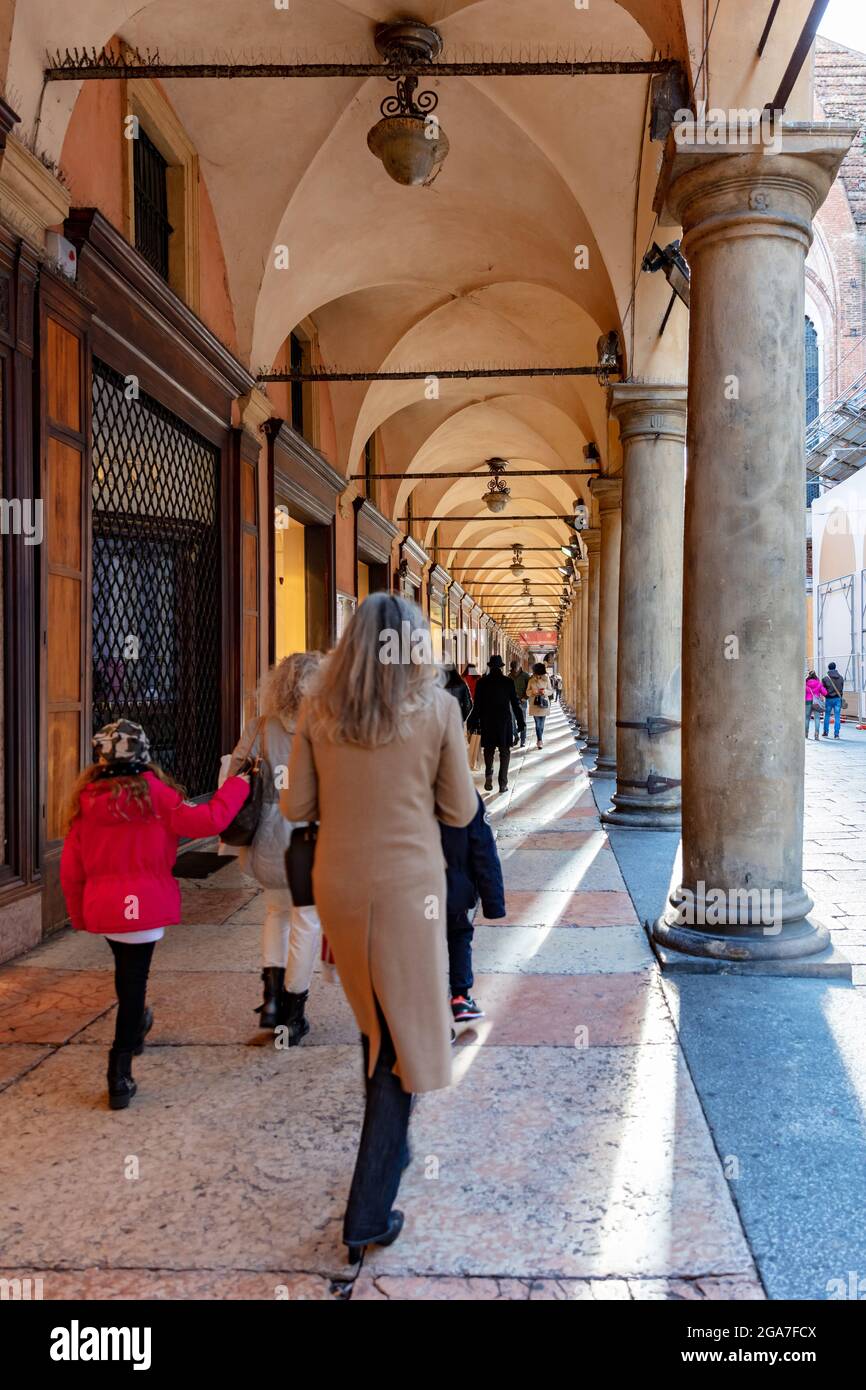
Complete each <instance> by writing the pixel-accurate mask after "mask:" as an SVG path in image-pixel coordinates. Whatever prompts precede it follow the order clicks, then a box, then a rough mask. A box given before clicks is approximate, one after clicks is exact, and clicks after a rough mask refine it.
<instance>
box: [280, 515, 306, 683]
mask: <svg viewBox="0 0 866 1390" xmlns="http://www.w3.org/2000/svg"><path fill="white" fill-rule="evenodd" d="M305 540H306V536H305V527H304V526H303V525H302V524H301V522H300V521H296V520H295V518H294V517H292V516H289V513H288V509H287V508H286V507H285V506H278V507H277V514H276V517H275V529H274V580H275V589H276V594H275V608H276V652H275V655H276V659H277V661H281V660H282V659H283V657H284V656H291V655H292V653H293V652H305V651H306V650H307V584H306V559H305V552H306V546H305Z"/></svg>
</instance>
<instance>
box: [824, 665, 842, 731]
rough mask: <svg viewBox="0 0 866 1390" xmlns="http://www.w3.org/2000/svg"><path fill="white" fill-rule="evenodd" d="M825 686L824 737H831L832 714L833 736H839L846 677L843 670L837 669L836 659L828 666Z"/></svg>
mask: <svg viewBox="0 0 866 1390" xmlns="http://www.w3.org/2000/svg"><path fill="white" fill-rule="evenodd" d="M824 686H825V688H826V690H827V698H826V700H825V701H824V737H825V738H827V737H829V734H830V718H831V716H832V719H833V737H834V738H838V737H839V726H840V724H841V721H842V692H843V691H844V689H845V677H844V676H843V675H842V673H841V671H838V670H837V669H836V663H835V661H831V662H830V665H829V666H828V667H827V674H826V675H825V677H824Z"/></svg>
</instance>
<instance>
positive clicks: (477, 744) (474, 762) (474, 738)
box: [469, 734, 481, 772]
mask: <svg viewBox="0 0 866 1390" xmlns="http://www.w3.org/2000/svg"><path fill="white" fill-rule="evenodd" d="M480 762H481V735H480V734H470V735H469V766H470V767H471V769H472V771H473V772H477V771H478V767H479V764H480Z"/></svg>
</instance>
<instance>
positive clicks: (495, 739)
mask: <svg viewBox="0 0 866 1390" xmlns="http://www.w3.org/2000/svg"><path fill="white" fill-rule="evenodd" d="M512 714H513V715H514V718H515V719H516V721H517V727H518V729H525V728H526V720H525V719H524V717H523V710H522V709H521V707H520V701H519V700H518V698H517V691H516V690H515V689H514V681H513V680H511V678H510V677H509V676H505V675H503V674H502V672H501V671H488V673H487V675H486V676H481V677H480V679H479V681H478V684H477V685H476V687H475V702H474V704H473V707H472V714H471V715H470V717H469V725H468V727H469V732H470V733H472V734H480V735H481V746H482V748H500V747H501V746H502V745H503V744H506V745H509V746H510V744H511V736H512V725H511V716H512Z"/></svg>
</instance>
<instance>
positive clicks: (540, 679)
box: [526, 676, 553, 718]
mask: <svg viewBox="0 0 866 1390" xmlns="http://www.w3.org/2000/svg"><path fill="white" fill-rule="evenodd" d="M552 694H553V686H552V685H551V683H550V676H530V678H529V682H528V684H527V687H526V696H527V699H528V700H529V715H530V718H532V716H533V715H535V714H539V715H548V714H550V697H551V695H552ZM539 695H546V696H547V700H548V704H547V708H546V709H542V708H541V707H540V706H539V705H537V704H536V703H535V701H536V699H537V697H538V696H539Z"/></svg>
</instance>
